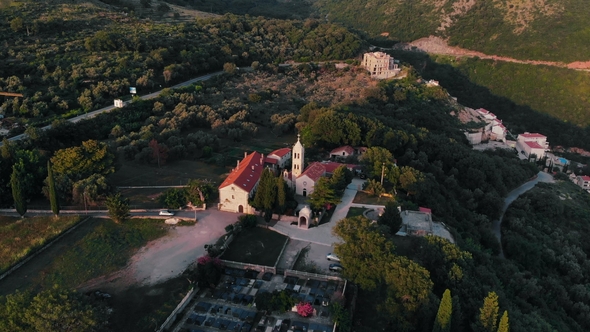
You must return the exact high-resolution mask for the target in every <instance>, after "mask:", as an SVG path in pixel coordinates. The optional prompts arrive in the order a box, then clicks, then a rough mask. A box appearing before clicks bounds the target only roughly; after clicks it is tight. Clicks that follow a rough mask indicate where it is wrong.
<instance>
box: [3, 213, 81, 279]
mask: <svg viewBox="0 0 590 332" xmlns="http://www.w3.org/2000/svg"><path fill="white" fill-rule="evenodd" d="M81 218H82V217H81V216H60V217H59V218H57V219H56V218H54V217H53V216H44V217H32V218H25V219H21V218H16V217H5V216H2V217H0V272H4V271H6V270H8V269H9V268H10V267H11V266H12V265H14V264H16V263H17V262H18V261H20V260H21V259H23V258H25V257H26V256H28V255H29V254H31V253H33V252H35V251H36V250H38V249H39V248H41V247H42V246H43V245H45V244H46V243H47V242H49V241H51V240H52V239H53V238H55V237H56V236H58V235H59V234H61V233H62V232H63V231H64V230H66V229H68V228H69V227H71V226H73V225H75V224H76V223H78V222H79V221H80V220H81Z"/></svg>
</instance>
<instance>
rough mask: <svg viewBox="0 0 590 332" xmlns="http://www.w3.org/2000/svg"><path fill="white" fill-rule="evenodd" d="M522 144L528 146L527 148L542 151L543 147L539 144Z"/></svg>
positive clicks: (528, 142)
mask: <svg viewBox="0 0 590 332" xmlns="http://www.w3.org/2000/svg"><path fill="white" fill-rule="evenodd" d="M524 144H526V145H528V146H529V147H531V148H533V149H544V148H545V147H543V146H541V145H540V144H539V143H537V142H530V141H527V142H524Z"/></svg>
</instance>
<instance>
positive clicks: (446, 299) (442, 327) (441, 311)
mask: <svg viewBox="0 0 590 332" xmlns="http://www.w3.org/2000/svg"><path fill="white" fill-rule="evenodd" d="M452 314H453V301H452V299H451V291H450V290H448V289H447V290H445V292H444V293H443V297H442V300H441V301H440V305H439V307H438V313H437V314H436V320H435V321H434V327H433V329H432V332H450V331H451V316H452Z"/></svg>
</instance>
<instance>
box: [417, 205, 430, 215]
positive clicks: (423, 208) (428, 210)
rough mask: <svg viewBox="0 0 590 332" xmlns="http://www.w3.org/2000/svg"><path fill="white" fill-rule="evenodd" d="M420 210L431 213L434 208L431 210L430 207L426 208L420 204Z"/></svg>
mask: <svg viewBox="0 0 590 332" xmlns="http://www.w3.org/2000/svg"><path fill="white" fill-rule="evenodd" d="M418 210H419V211H420V212H425V213H430V214H432V210H431V209H429V208H425V207H421V206H420V207H419V208H418Z"/></svg>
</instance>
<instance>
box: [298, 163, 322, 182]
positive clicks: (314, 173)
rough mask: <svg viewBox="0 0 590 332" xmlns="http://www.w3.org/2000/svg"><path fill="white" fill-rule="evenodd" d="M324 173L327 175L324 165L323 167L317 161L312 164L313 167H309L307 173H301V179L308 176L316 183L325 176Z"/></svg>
mask: <svg viewBox="0 0 590 332" xmlns="http://www.w3.org/2000/svg"><path fill="white" fill-rule="evenodd" d="M324 173H326V168H325V167H324V165H322V163H320V162H317V161H316V162H313V163H311V165H309V166H307V168H306V169H305V171H303V173H301V175H299V177H302V176H304V175H307V176H308V177H309V178H310V179H312V180H313V181H314V182H315V181H317V180H319V179H320V177H322V175H324Z"/></svg>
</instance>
